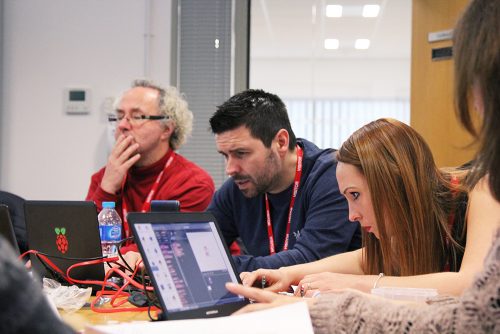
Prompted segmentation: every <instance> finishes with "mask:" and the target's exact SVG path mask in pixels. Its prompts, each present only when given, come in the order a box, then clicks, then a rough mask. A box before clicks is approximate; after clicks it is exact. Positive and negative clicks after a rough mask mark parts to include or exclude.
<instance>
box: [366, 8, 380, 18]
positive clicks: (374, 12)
mask: <svg viewBox="0 0 500 334" xmlns="http://www.w3.org/2000/svg"><path fill="white" fill-rule="evenodd" d="M379 12H380V6H379V5H364V6H363V17H377V16H378V14H379Z"/></svg>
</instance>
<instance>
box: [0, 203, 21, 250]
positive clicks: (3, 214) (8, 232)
mask: <svg viewBox="0 0 500 334" xmlns="http://www.w3.org/2000/svg"><path fill="white" fill-rule="evenodd" d="M0 234H1V235H2V236H3V237H4V238H5V239H6V240H7V241H8V242H9V243H10V245H11V246H12V248H13V249H14V251H15V253H16V255H19V254H20V253H19V246H18V245H17V239H16V234H15V232H14V226H13V225H12V220H11V219H10V213H9V207H8V206H7V205H5V204H0Z"/></svg>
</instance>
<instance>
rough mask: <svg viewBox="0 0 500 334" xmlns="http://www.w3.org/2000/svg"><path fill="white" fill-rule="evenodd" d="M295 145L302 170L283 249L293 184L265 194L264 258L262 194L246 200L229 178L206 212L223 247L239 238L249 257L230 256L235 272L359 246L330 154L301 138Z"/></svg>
mask: <svg viewBox="0 0 500 334" xmlns="http://www.w3.org/2000/svg"><path fill="white" fill-rule="evenodd" d="M298 144H299V145H300V146H301V147H302V148H303V149H304V159H303V171H302V177H301V180H300V185H299V190H298V193H297V197H296V200H295V205H294V208H293V212H292V220H291V228H290V240H289V243H288V250H287V251H281V250H282V249H283V244H284V241H285V234H286V224H287V216H288V210H289V206H290V199H291V196H292V188H293V184H292V185H290V187H289V188H288V189H286V190H284V191H283V192H281V193H279V194H268V198H269V204H270V207H271V220H272V225H273V233H274V242H275V249H276V254H274V255H269V241H268V233H267V225H266V218H265V217H266V213H265V211H266V209H265V200H264V195H258V196H256V197H253V198H246V197H245V196H243V194H242V193H241V191H240V190H239V189H238V186H236V185H235V184H234V182H233V180H232V178H229V179H228V180H227V181H226V182H225V183H224V184H223V185H222V186H221V188H220V189H219V190H217V191H216V193H215V195H214V197H213V199H212V202H211V203H210V205H209V207H208V209H207V210H208V211H210V212H212V213H213V214H214V215H215V217H216V219H217V221H218V223H219V226H220V228H221V231H222V234H223V235H224V238H225V239H226V242H227V244H228V245H230V244H231V243H232V242H233V241H234V240H235V239H236V238H238V237H240V238H241V240H242V241H243V244H244V246H245V248H246V251H247V252H248V254H250V255H240V256H235V257H234V260H235V263H236V267H237V269H238V270H239V271H240V272H242V271H251V270H256V269H258V268H279V267H283V266H290V265H294V264H299V263H305V262H311V261H315V260H319V259H321V258H324V257H327V256H330V255H334V254H338V253H343V252H346V251H350V250H355V249H357V248H359V247H361V233H360V228H359V224H358V223H352V222H349V220H348V206H347V202H346V200H345V198H344V197H343V196H342V194H340V192H339V186H338V184H337V177H336V175H335V170H336V167H337V161H336V159H335V156H334V152H335V151H334V150H333V149H325V150H321V149H319V148H318V147H317V146H316V145H314V144H313V143H311V142H309V141H307V140H305V139H298Z"/></svg>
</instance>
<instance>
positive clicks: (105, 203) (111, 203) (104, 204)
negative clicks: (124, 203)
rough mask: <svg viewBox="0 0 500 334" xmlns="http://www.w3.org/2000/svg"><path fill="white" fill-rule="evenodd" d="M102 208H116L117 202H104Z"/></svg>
mask: <svg viewBox="0 0 500 334" xmlns="http://www.w3.org/2000/svg"><path fill="white" fill-rule="evenodd" d="M102 208H103V209H105V208H108V209H114V208H115V202H102Z"/></svg>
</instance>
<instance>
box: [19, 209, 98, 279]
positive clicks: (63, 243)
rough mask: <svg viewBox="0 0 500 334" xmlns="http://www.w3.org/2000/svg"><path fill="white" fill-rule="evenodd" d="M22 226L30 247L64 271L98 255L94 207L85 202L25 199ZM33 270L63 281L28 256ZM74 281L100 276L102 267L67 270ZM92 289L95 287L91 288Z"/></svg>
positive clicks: (93, 266)
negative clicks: (23, 225)
mask: <svg viewBox="0 0 500 334" xmlns="http://www.w3.org/2000/svg"><path fill="white" fill-rule="evenodd" d="M24 213H25V220H26V229H27V232H28V243H29V245H30V249H33V250H37V251H39V252H42V253H44V254H47V255H48V256H49V259H50V260H51V261H52V262H53V263H54V264H56V265H57V266H58V267H59V268H60V269H61V270H62V271H63V272H64V273H66V269H67V268H68V267H69V266H71V265H73V264H75V263H78V262H82V261H85V260H88V259H95V258H100V257H102V251H101V239H100V236H99V223H98V222H97V209H96V207H95V205H94V203H93V202H89V201H26V202H25V204H24ZM30 257H31V263H32V266H33V269H34V270H35V272H36V273H38V274H39V275H40V276H42V277H48V278H54V279H57V280H59V281H61V283H67V282H65V281H64V280H62V279H61V277H59V276H58V275H55V274H54V273H53V271H52V270H50V269H48V268H46V266H44V264H43V262H42V261H40V259H38V258H37V257H36V256H33V255H31V256H30ZM70 277H71V278H74V279H77V280H99V281H102V280H103V279H104V266H103V264H102V263H100V264H97V265H90V266H83V267H78V268H75V269H73V270H71V272H70ZM94 288H95V287H94Z"/></svg>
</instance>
